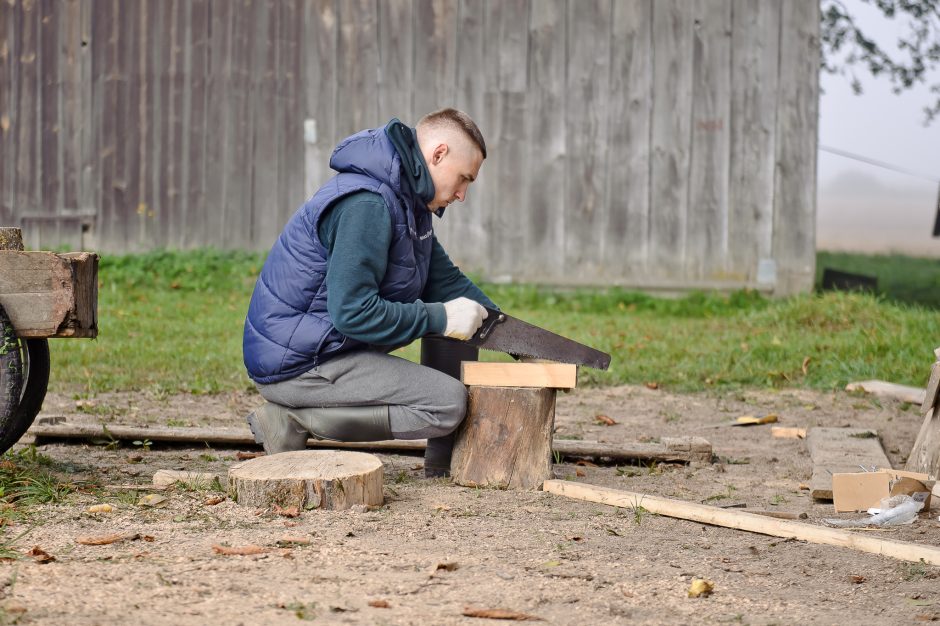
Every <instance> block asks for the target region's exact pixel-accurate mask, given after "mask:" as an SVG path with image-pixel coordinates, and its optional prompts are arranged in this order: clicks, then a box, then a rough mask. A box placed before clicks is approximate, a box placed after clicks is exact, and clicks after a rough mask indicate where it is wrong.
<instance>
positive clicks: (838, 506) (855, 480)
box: [832, 472, 891, 513]
mask: <svg viewBox="0 0 940 626" xmlns="http://www.w3.org/2000/svg"><path fill="white" fill-rule="evenodd" d="M890 482H891V477H890V476H889V475H888V474H887V473H885V472H852V473H847V474H833V475H832V506H833V508H834V509H835V511H836V513H844V512H846V511H867V510H868V509H870V508H872V507H875V506H878V503H879V502H880V501H881V499H882V498H885V497H887V496H888V490H889V486H888V485H889V483H890Z"/></svg>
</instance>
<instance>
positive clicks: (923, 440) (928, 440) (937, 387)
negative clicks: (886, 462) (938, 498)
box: [904, 348, 940, 478]
mask: <svg viewBox="0 0 940 626" xmlns="http://www.w3.org/2000/svg"><path fill="white" fill-rule="evenodd" d="M934 354H936V355H937V362H936V363H934V364H933V368H932V369H931V374H930V378H929V380H928V382H927V394H926V396H925V397H924V404H923V405H922V406H921V410H922V411H924V412H925V413H926V414H925V415H924V423H923V424H922V425H921V427H920V432H919V433H918V434H917V439H916V440H915V441H914V447H913V448H912V449H911V453H910V454H909V455H908V457H907V465H905V466H904V469H906V470H907V471H909V472H920V473H922V474H927V475H929V476H930V477H931V478H940V399H938V397H937V394H938V393H940V348H937V349H936V350H934Z"/></svg>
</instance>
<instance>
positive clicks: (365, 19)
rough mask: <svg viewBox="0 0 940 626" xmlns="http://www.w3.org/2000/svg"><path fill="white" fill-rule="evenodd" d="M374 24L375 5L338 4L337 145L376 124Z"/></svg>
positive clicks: (356, 0)
mask: <svg viewBox="0 0 940 626" xmlns="http://www.w3.org/2000/svg"><path fill="white" fill-rule="evenodd" d="M377 22H378V14H377V8H376V3H375V2H373V1H372V0H348V1H344V2H341V3H340V4H339V45H338V47H337V52H336V54H337V72H336V90H337V92H336V101H337V105H336V132H337V133H338V135H339V136H338V137H337V138H336V140H337V141H338V140H339V139H340V138H342V137H348V136H349V135H352V134H353V133H356V132H359V131H360V130H362V129H364V128H373V127H375V126H378V125H379V124H380V121H379V119H378V117H379V113H378V93H377V90H378V81H377V78H378V77H377V76H376V68H377V67H378V65H379V47H378V24H377ZM335 143H336V142H335V141H334V142H333V144H334V145H335Z"/></svg>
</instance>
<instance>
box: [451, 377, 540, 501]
mask: <svg viewBox="0 0 940 626" xmlns="http://www.w3.org/2000/svg"><path fill="white" fill-rule="evenodd" d="M469 394H470V398H469V405H468V408H467V417H466V419H465V420H464V422H463V424H462V425H461V426H460V429H459V430H458V431H457V437H456V441H455V442H454V454H453V457H452V459H451V465H450V473H451V476H452V478H453V480H454V482H456V483H457V484H458V485H464V486H468V487H496V488H499V489H539V488H541V486H542V483H543V482H544V481H546V480H548V479H549V478H551V477H552V428H553V427H554V423H555V390H554V389H547V388H523V387H482V386H471V387H470V388H469Z"/></svg>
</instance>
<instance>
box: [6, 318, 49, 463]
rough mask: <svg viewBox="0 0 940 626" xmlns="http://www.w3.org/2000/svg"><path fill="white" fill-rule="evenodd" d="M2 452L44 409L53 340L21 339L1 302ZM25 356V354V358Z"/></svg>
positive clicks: (14, 441) (7, 448) (18, 437)
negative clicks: (50, 344) (50, 348)
mask: <svg viewBox="0 0 940 626" xmlns="http://www.w3.org/2000/svg"><path fill="white" fill-rule="evenodd" d="M0 337H2V342H3V343H2V346H3V347H5V348H6V349H3V348H0V352H2V354H0V453H3V452H6V451H7V450H9V449H10V448H11V447H13V444H15V443H16V442H17V441H19V440H20V437H22V436H23V435H24V434H25V433H26V431H27V430H28V429H29V427H30V426H31V425H32V423H33V420H35V419H36V415H38V414H39V411H40V409H42V403H43V400H45V398H46V389H47V388H48V386H49V342H48V341H47V340H46V339H18V338H17V337H16V333H15V331H14V330H13V325H12V324H11V323H10V318H9V317H8V316H7V314H6V311H4V310H3V307H2V306H0ZM24 357H25V358H24Z"/></svg>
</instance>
